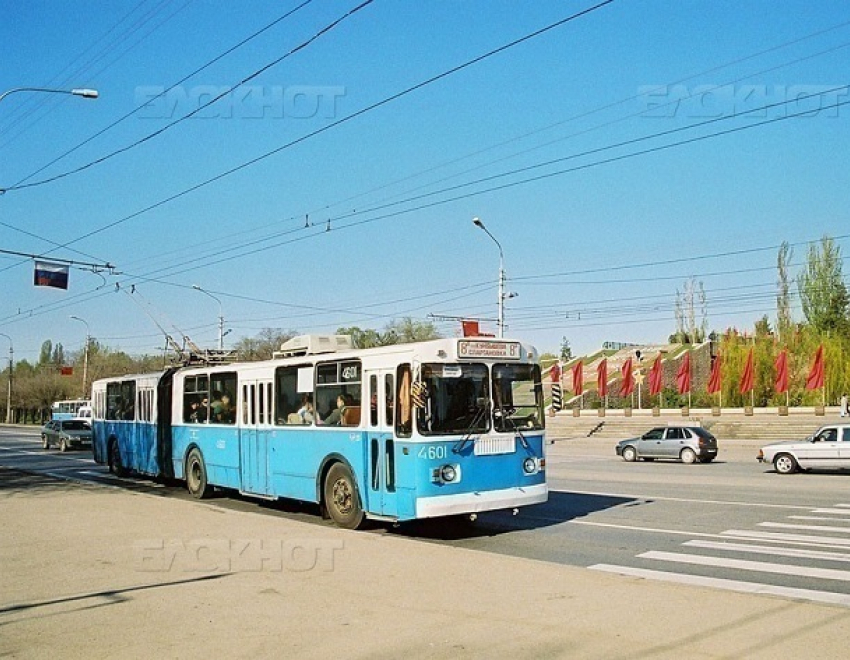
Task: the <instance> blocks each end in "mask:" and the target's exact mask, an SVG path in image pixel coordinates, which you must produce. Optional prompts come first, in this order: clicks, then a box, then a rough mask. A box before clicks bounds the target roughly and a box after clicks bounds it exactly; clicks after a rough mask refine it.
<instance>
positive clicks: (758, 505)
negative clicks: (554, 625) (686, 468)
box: [550, 483, 850, 511]
mask: <svg viewBox="0 0 850 660" xmlns="http://www.w3.org/2000/svg"><path fill="white" fill-rule="evenodd" d="M550 486H551V483H550ZM567 492H569V493H571V494H575V495H597V496H599V497H618V498H622V499H629V500H638V501H642V502H647V501H655V500H657V501H659V502H684V503H686V504H721V505H723V504H728V505H732V506H748V507H756V508H764V509H795V510H799V511H811V510H812V507H811V506H800V505H798V504H768V503H766V502H730V501H729V500H701V499H697V498H690V497H661V496H656V495H628V494H624V493H600V492H599V491H597V490H575V489H573V488H570V489H568V490H567ZM848 506H850V505H848Z"/></svg>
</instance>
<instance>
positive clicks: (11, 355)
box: [0, 332, 15, 424]
mask: <svg viewBox="0 0 850 660" xmlns="http://www.w3.org/2000/svg"><path fill="white" fill-rule="evenodd" d="M0 337H5V338H6V339H8V340H9V385H8V388H7V390H6V423H7V424H11V423H12V368H13V367H14V366H15V350H14V348H13V346H12V338H11V337H10V336H9V335H7V334H5V333H2V332H0Z"/></svg>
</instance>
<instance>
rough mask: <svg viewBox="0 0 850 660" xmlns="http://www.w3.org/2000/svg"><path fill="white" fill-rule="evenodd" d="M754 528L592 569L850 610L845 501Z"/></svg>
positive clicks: (849, 530)
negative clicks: (631, 561) (624, 564)
mask: <svg viewBox="0 0 850 660" xmlns="http://www.w3.org/2000/svg"><path fill="white" fill-rule="evenodd" d="M808 514H811V515H808ZM755 527H756V528H757V529H728V530H726V531H723V532H721V533H720V534H716V535H712V536H713V537H714V538H711V539H707V538H693V539H690V540H687V541H685V542H683V543H682V544H681V550H676V551H675V552H671V551H669V550H648V551H647V552H643V553H640V554H638V555H635V562H634V564H633V565H629V566H620V565H615V564H594V565H592V566H590V568H591V569H592V570H597V571H605V572H609V573H617V574H620V575H627V576H631V577H639V578H644V579H648V580H660V581H664V582H676V583H680V584H691V585H699V586H706V587H713V588H717V589H726V590H730V591H737V592H744V593H756V594H769V595H773V596H780V597H785V598H793V599H798V600H807V601H812V602H818V603H829V604H832V605H841V606H844V607H850V504H835V505H833V506H832V507H827V508H815V509H812V510H811V511H809V512H807V513H806V514H805V515H803V514H796V515H790V516H788V517H787V518H786V520H785V521H775V520H766V521H764V522H760V523H758V524H756V525H755ZM695 536H702V537H705V536H708V535H695Z"/></svg>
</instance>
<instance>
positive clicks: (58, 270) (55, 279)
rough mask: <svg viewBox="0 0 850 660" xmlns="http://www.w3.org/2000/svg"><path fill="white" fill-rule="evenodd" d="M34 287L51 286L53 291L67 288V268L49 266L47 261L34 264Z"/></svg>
mask: <svg viewBox="0 0 850 660" xmlns="http://www.w3.org/2000/svg"><path fill="white" fill-rule="evenodd" d="M34 284H35V285H36V286H52V287H53V288H54V289H67V288H68V266H63V265H61V264H51V263H48V262H47V261H36V262H35V281H34Z"/></svg>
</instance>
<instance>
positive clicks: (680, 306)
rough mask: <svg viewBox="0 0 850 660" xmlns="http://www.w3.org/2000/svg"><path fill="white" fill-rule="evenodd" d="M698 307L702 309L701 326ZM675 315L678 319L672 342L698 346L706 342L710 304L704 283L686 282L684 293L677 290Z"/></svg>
mask: <svg viewBox="0 0 850 660" xmlns="http://www.w3.org/2000/svg"><path fill="white" fill-rule="evenodd" d="M697 305H698V306H699V308H700V315H701V316H702V318H701V319H700V322H699V325H697V320H696V318H697V313H696V307H697ZM673 315H674V318H675V319H676V332H675V333H674V334H672V335H670V341H671V342H678V343H682V344H697V343H700V342H703V341H705V337H706V333H707V332H708V303H707V302H706V297H705V289H704V288H703V285H702V282H697V281H696V279H695V278H693V277H692V278H690V279H688V280H686V281H685V286H684V288H683V290H682V291H679V290H678V289H676V302H675V305H674V307H673Z"/></svg>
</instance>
